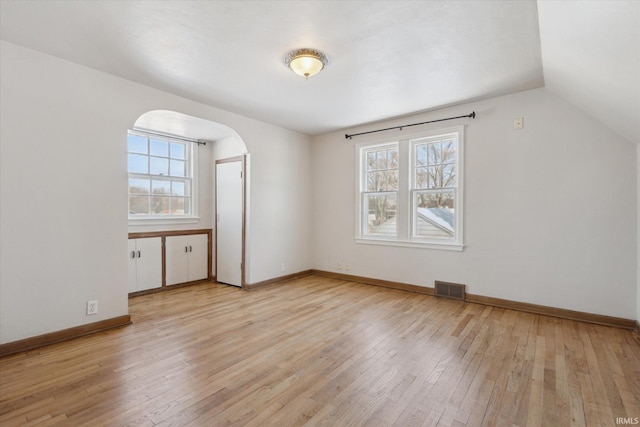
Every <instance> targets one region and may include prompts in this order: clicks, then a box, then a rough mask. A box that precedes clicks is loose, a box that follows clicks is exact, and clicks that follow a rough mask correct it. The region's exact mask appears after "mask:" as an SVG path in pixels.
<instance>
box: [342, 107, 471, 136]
mask: <svg viewBox="0 0 640 427" xmlns="http://www.w3.org/2000/svg"><path fill="white" fill-rule="evenodd" d="M463 118H471V119H475V118H476V112H475V111H472V112H471V114H467V115H465V116H456V117H447V118H446V119H438V120H430V121H428V122H420V123H412V124H410V125H402V126H393V127H390V128H384V129H376V130H370V131H368V132H360V133H352V134H351V135H349V134H348V133H345V134H344V138H345V139H351V138H353V137H354V136H358V135H367V134H369V133H376V132H383V131H385V130H393V129H400V130H402V128H408V127H411V126H418V125H426V124H427V123H436V122H444V121H445V120H455V119H463Z"/></svg>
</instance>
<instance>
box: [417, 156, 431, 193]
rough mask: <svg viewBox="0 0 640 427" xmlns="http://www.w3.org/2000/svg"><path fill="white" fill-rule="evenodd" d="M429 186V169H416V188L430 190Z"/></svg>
mask: <svg viewBox="0 0 640 427" xmlns="http://www.w3.org/2000/svg"><path fill="white" fill-rule="evenodd" d="M425 154H426V150H425ZM428 186H429V173H428V172H427V168H424V167H423V168H416V188H428Z"/></svg>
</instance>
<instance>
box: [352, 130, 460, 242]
mask: <svg viewBox="0 0 640 427" xmlns="http://www.w3.org/2000/svg"><path fill="white" fill-rule="evenodd" d="M463 129H464V128H463V127H456V128H451V129H445V130H440V131H435V132H425V133H421V134H415V135H409V136H407V137H406V138H403V139H400V140H397V141H389V142H384V141H382V142H378V143H362V144H359V145H357V146H356V149H357V157H358V168H359V169H358V176H359V180H358V181H359V182H358V185H357V188H358V192H359V194H360V197H359V200H358V203H357V206H356V210H357V212H358V221H357V235H356V241H357V242H358V243H374V244H388V245H398V246H411V247H431V248H441V249H448V250H462V245H463V234H462V225H463V220H462V216H463V210H462V205H463V179H462V173H463V163H462V162H463Z"/></svg>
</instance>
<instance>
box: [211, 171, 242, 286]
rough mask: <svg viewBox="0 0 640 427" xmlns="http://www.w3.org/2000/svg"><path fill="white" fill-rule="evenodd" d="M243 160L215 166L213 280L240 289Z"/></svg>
mask: <svg viewBox="0 0 640 427" xmlns="http://www.w3.org/2000/svg"><path fill="white" fill-rule="evenodd" d="M243 179H244V177H243V167H242V160H238V161H232V162H223V163H216V220H217V221H216V233H217V241H216V280H217V281H218V282H221V283H227V284H229V285H234V286H242V222H243V221H242V220H243V217H242V211H243V187H244V185H243Z"/></svg>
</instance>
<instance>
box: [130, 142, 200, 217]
mask: <svg viewBox="0 0 640 427" xmlns="http://www.w3.org/2000/svg"><path fill="white" fill-rule="evenodd" d="M127 144H128V172H129V219H130V220H131V219H134V220H135V219H151V220H154V219H182V218H194V217H196V215H195V212H196V210H197V209H196V208H197V207H196V204H195V198H194V193H195V188H194V186H195V183H194V172H195V161H194V157H195V155H196V152H195V150H194V149H193V145H194V144H193V143H191V142H187V141H181V140H177V139H172V138H170V137H166V138H165V137H160V136H155V135H150V134H145V133H143V132H139V131H129V134H128V138H127Z"/></svg>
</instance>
